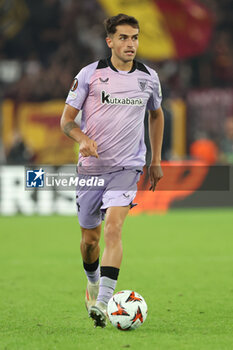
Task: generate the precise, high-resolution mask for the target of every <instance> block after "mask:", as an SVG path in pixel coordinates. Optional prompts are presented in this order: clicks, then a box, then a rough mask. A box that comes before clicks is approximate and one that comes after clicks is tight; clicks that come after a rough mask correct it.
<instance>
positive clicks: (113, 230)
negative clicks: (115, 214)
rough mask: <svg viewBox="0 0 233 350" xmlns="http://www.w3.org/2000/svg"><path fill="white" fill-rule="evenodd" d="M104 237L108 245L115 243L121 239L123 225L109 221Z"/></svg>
mask: <svg viewBox="0 0 233 350" xmlns="http://www.w3.org/2000/svg"><path fill="white" fill-rule="evenodd" d="M104 238H105V243H106V245H115V244H116V243H117V242H119V241H121V225H120V224H118V223H114V222H109V223H107V224H106V225H105V228H104Z"/></svg>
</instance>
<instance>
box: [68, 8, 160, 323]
mask: <svg viewBox="0 0 233 350" xmlns="http://www.w3.org/2000/svg"><path fill="white" fill-rule="evenodd" d="M105 29H106V32H107V38H106V42H107V45H108V47H109V48H110V49H111V53H112V54H111V57H110V58H107V59H101V60H100V61H98V62H94V63H92V64H90V65H88V66H86V67H84V68H83V69H82V70H81V71H80V72H79V73H78V75H77V76H76V77H75V79H74V82H73V85H72V87H71V90H70V92H69V94H68V97H67V100H66V105H65V108H64V111H63V114H62V118H61V128H62V130H63V132H64V133H65V134H66V135H67V136H69V137H71V138H72V139H73V140H75V141H76V142H78V143H79V152H80V154H79V161H78V167H77V169H78V173H79V175H80V176H82V177H83V178H84V179H85V178H86V179H88V178H90V176H91V175H94V176H95V177H98V178H102V179H103V180H104V186H103V188H101V189H96V188H95V190H93V189H91V188H90V187H89V188H81V187H80V186H78V188H77V196H76V198H77V213H78V219H79V224H80V226H81V232H82V238H81V244H80V248H81V254H82V259H83V266H84V270H85V273H86V276H87V280H88V282H87V290H86V307H87V309H88V312H89V316H90V317H92V318H93V319H94V325H95V326H100V327H105V326H106V308H107V303H108V301H109V299H110V298H111V296H112V295H113V292H114V290H115V287H116V283H117V278H118V274H119V269H120V266H121V260H122V241H121V232H122V226H123V223H124V220H125V218H126V216H127V214H128V212H129V210H130V209H131V208H132V207H133V206H134V205H135V204H133V200H134V198H135V196H136V190H137V182H138V181H139V177H140V173H141V170H142V168H143V165H144V164H145V153H146V148H145V144H144V116H145V111H146V109H148V110H149V111H150V118H149V128H150V143H151V149H152V159H151V165H150V170H149V172H150V181H151V190H152V191H154V190H155V187H156V184H157V182H158V181H159V180H160V179H161V177H162V176H163V174H162V169H161V166H160V161H161V147H162V139H163V127H164V117H163V112H162V109H161V106H160V104H161V98H162V96H161V88H160V83H159V79H158V76H157V73H156V72H155V71H154V70H153V69H151V68H149V67H148V66H146V65H144V64H142V63H140V62H138V61H136V60H135V55H136V52H137V48H138V35H139V23H138V21H137V20H136V19H135V18H134V17H131V16H127V15H125V14H119V15H117V16H114V17H111V18H108V19H107V20H105ZM80 110H82V119H81V127H79V126H78V125H77V124H76V123H75V121H74V119H75V118H76V116H77V114H78V112H79V111H80ZM88 189H89V190H88ZM104 216H105V226H104V240H105V248H104V251H103V255H102V260H101V267H100V265H99V255H100V247H99V240H100V234H101V223H102V220H103V218H104ZM138 234H139V233H138Z"/></svg>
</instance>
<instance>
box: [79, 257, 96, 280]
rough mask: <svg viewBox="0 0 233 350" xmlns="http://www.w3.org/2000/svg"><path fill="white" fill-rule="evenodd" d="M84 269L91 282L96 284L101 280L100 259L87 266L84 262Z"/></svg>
mask: <svg viewBox="0 0 233 350" xmlns="http://www.w3.org/2000/svg"><path fill="white" fill-rule="evenodd" d="M83 267H84V271H85V274H86V276H87V279H88V281H89V282H91V283H96V282H98V281H99V279H100V266H99V258H98V259H97V260H96V261H95V262H94V263H92V264H87V263H85V262H84V261H83Z"/></svg>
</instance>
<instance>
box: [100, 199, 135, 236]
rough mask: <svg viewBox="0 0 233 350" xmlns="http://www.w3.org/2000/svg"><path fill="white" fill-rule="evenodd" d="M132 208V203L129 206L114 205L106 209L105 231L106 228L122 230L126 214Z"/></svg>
mask: <svg viewBox="0 0 233 350" xmlns="http://www.w3.org/2000/svg"><path fill="white" fill-rule="evenodd" d="M129 210H130V205H127V206H114V207H109V208H107V210H106V217H105V231H106V230H113V231H114V230H116V231H117V230H119V231H121V229H122V226H123V223H124V221H125V218H126V216H127V215H128V212H129Z"/></svg>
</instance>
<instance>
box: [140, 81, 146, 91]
mask: <svg viewBox="0 0 233 350" xmlns="http://www.w3.org/2000/svg"><path fill="white" fill-rule="evenodd" d="M138 85H139V87H140V89H141V91H145V90H146V88H147V85H148V81H147V80H146V79H138Z"/></svg>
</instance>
